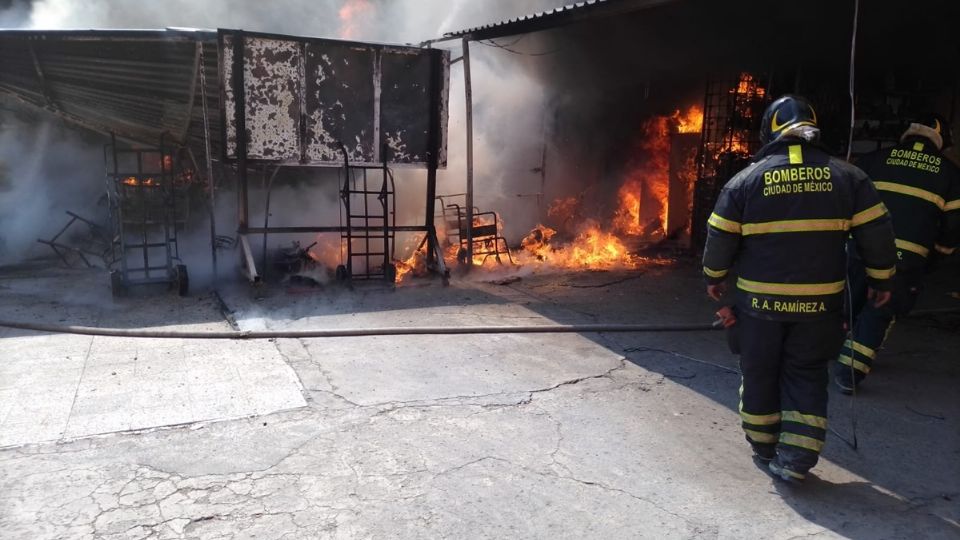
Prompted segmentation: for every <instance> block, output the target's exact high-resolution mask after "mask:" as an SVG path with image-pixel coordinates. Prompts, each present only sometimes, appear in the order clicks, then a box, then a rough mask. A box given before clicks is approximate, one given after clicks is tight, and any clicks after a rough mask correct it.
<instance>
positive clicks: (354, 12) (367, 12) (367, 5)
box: [337, 0, 374, 39]
mask: <svg viewBox="0 0 960 540" xmlns="http://www.w3.org/2000/svg"><path fill="white" fill-rule="evenodd" d="M373 12H374V7H373V4H372V3H371V2H370V0H347V2H346V3H345V4H344V5H343V6H342V7H341V8H340V11H339V12H338V13H337V14H338V16H339V17H340V37H341V38H343V39H357V37H358V35H359V33H360V28H361V27H362V26H363V24H364V23H365V22H367V21H368V20H369V19H370V17H371V16H372V15H373Z"/></svg>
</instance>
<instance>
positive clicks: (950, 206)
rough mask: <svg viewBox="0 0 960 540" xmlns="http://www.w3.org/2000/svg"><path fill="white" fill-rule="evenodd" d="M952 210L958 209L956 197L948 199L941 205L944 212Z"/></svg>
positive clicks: (959, 202)
mask: <svg viewBox="0 0 960 540" xmlns="http://www.w3.org/2000/svg"><path fill="white" fill-rule="evenodd" d="M953 210H960V199H957V200H955V201H950V202H948V203H946V204H944V205H943V211H944V212H950V211H953Z"/></svg>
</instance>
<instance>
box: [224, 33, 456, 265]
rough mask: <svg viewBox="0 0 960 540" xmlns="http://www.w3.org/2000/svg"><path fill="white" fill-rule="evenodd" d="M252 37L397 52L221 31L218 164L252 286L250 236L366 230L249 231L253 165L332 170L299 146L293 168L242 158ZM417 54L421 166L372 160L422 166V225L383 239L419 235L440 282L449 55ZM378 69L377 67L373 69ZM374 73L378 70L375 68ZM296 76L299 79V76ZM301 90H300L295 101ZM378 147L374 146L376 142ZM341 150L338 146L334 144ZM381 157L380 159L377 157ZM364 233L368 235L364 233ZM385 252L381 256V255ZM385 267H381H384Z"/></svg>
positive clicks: (401, 229) (395, 228)
mask: <svg viewBox="0 0 960 540" xmlns="http://www.w3.org/2000/svg"><path fill="white" fill-rule="evenodd" d="M228 36H229V37H230V44H229V46H230V51H229V57H230V61H231V69H230V71H229V80H227V78H226V77H225V76H224V65H225V64H224V63H225V61H226V56H227V54H225V52H226V50H227V49H226V47H227V43H226V38H227V37H228ZM247 37H254V38H260V39H281V40H291V39H296V40H297V41H298V42H302V43H304V44H306V43H336V44H338V45H344V44H346V45H355V46H357V47H371V48H378V49H382V50H391V49H398V50H399V48H397V47H393V46H388V45H379V44H370V43H359V42H344V41H335V40H324V39H312V38H294V37H293V36H286V35H279V34H267V33H254V32H244V31H239V30H221V31H219V32H218V38H217V44H218V58H219V63H220V66H221V85H220V103H221V113H222V117H223V118H224V119H225V120H226V121H224V122H222V123H221V126H220V129H221V133H220V135H221V140H222V141H223V145H222V156H221V158H222V161H223V162H224V163H232V164H233V165H234V166H235V167H236V172H237V183H238V199H239V200H238V206H239V216H238V225H239V226H238V235H239V238H240V247H241V252H242V267H243V270H244V272H245V274H246V277H247V278H248V280H249V281H251V282H252V283H258V282H260V281H261V279H262V276H261V274H260V273H259V272H258V271H257V269H256V263H255V258H254V257H253V253H252V250H251V247H250V242H249V239H248V238H247V237H248V235H251V234H262V235H264V236H266V235H268V234H298V233H340V234H341V235H343V234H349V233H351V231H352V232H358V231H360V230H366V229H369V227H359V228H358V227H351V226H350V224H349V223H348V224H347V225H346V226H344V225H343V224H341V225H339V226H298V227H268V226H264V227H251V226H250V193H249V172H250V167H251V165H255V164H258V163H264V162H266V163H274V164H276V165H278V166H321V167H322V166H332V164H327V163H316V162H311V161H310V160H308V159H307V158H306V154H305V151H304V150H303V148H304V147H303V146H302V145H301V151H300V159H299V161H298V162H296V163H290V162H288V161H284V160H263V159H251V157H250V156H249V154H248V144H249V130H248V129H247V95H246V89H247V85H246V81H245V77H246V75H245V71H246V70H245V64H244V62H245V60H246V51H245V47H246V38H247ZM405 49H409V50H413V49H414V48H411V47H406V48H405ZM417 51H420V52H419V53H418V54H423V55H425V56H426V57H427V58H428V59H429V80H427V81H425V86H426V92H425V93H426V95H427V98H428V103H427V105H428V110H427V112H428V119H427V133H426V137H427V139H426V141H427V142H426V146H427V147H426V150H425V152H424V154H423V157H424V162H422V163H421V162H413V163H407V164H404V163H395V162H391V161H390V160H389V156H387V155H386V150H381V149H379V148H378V151H377V152H376V154H375V155H376V157H377V158H380V160H381V163H382V166H383V167H388V166H389V165H391V164H392V165H400V166H404V165H407V166H413V167H419V166H423V165H425V168H426V169H427V193H426V199H425V213H424V214H425V220H424V223H423V225H391V226H390V227H389V232H388V234H389V235H391V236H392V235H395V233H397V232H421V233H424V235H425V241H426V242H427V266H428V268H429V269H430V270H432V271H434V272H436V273H439V274H441V275H443V276H445V275H446V268H445V265H444V261H443V256H442V254H441V253H440V251H439V250H440V247H439V242H438V240H437V232H436V225H435V222H434V212H435V196H436V183H437V170H438V169H439V168H440V167H442V166H445V165H446V163H445V161H446V159H445V155H446V153H445V145H446V133H445V122H446V114H445V111H446V103H447V101H446V91H447V88H448V86H449V85H448V83H447V80H448V77H449V53H448V52H447V51H443V50H440V49H417ZM378 66H379V64H378ZM377 69H379V67H378V68H377ZM301 75H302V73H301ZM228 88H229V91H230V93H231V97H232V101H233V107H232V110H231V111H227V110H226V107H227V104H228V103H229V101H230V100H229V99H228V96H227V91H228ZM303 93H305V92H304V91H303V90H301V98H302V95H303ZM302 105H303V99H301V108H300V111H299V112H300V122H299V128H298V129H299V135H300V136H301V137H303V134H304V132H305V130H306V127H305V126H306V120H305V114H306V113H305V111H304V110H303V108H302ZM375 105H376V107H375V114H377V115H379V114H380V113H381V110H380V108H379V96H378V99H376V100H375ZM231 119H232V121H233V126H234V139H235V143H234V148H235V155H233V156H231V155H230V150H229V147H230V144H229V142H230V141H229V134H228V122H229V121H230V120H231ZM377 137H378V138H380V133H379V131H378V132H377ZM377 143H378V146H379V143H380V141H377ZM340 145H341V146H342V141H340ZM381 154H383V155H381ZM360 165H361V166H371V165H373V166H376V167H378V168H379V167H380V166H381V165H380V164H376V165H374V164H369V163H361V164H360ZM346 167H347V170H349V167H350V164H349V158H347V165H346ZM367 233H369V231H367ZM385 251H386V250H385ZM388 263H389V261H387V262H385V265H386V264H388Z"/></svg>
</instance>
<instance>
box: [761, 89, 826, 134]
mask: <svg viewBox="0 0 960 540" xmlns="http://www.w3.org/2000/svg"><path fill="white" fill-rule="evenodd" d="M794 126H811V127H818V126H817V112H816V111H814V110H813V105H811V104H810V102H809V101H807V100H806V99H804V98H802V97H800V96H792V95H786V96H783V97H781V98H780V99H778V100H776V101H774V102H773V103H771V104H770V106H769V107H767V110H766V111H764V113H763V120H761V121H760V142H761V143H763V144H768V143H771V142H773V141H775V140H777V139H779V138H780V137H781V136H782V135H783V132H784V131H786V130H787V128H790V127H794Z"/></svg>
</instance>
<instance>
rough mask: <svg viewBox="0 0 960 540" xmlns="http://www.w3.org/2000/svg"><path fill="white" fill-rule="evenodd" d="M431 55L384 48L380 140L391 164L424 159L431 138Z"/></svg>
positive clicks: (422, 160) (381, 66) (381, 67)
mask: <svg viewBox="0 0 960 540" xmlns="http://www.w3.org/2000/svg"><path fill="white" fill-rule="evenodd" d="M430 67H431V62H430V56H429V55H424V54H418V53H416V52H411V51H409V50H405V49H384V50H383V55H382V57H381V59H380V71H381V77H382V80H381V83H380V141H381V144H382V145H386V147H387V152H389V158H390V161H392V162H395V163H420V162H425V161H426V160H427V152H428V149H429V145H428V141H429V135H430V93H429V90H430Z"/></svg>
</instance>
